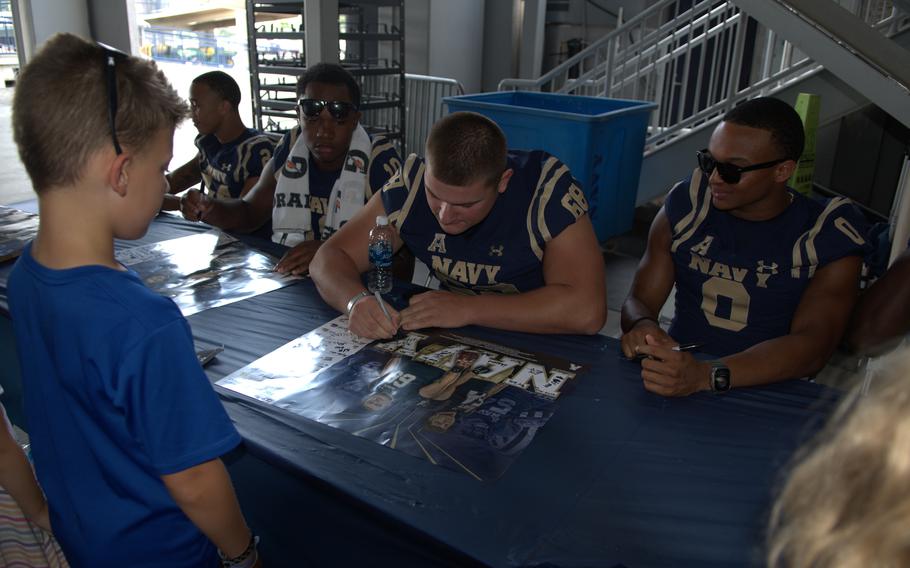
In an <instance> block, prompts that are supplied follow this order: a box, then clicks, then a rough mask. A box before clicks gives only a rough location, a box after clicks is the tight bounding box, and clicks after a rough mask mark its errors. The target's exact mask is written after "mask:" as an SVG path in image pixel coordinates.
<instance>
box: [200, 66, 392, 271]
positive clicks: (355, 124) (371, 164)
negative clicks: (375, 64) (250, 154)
mask: <svg viewBox="0 0 910 568" xmlns="http://www.w3.org/2000/svg"><path fill="white" fill-rule="evenodd" d="M297 97H298V105H297V113H298V114H297V117H298V121H299V124H298V126H297V127H296V128H294V129H293V130H291V131H290V132H288V133H287V134H286V135H285V136H284V137H283V138H282V139H281V142H279V144H278V147H277V148H275V153H274V155H273V156H272V159H271V161H269V162H268V163H267V164H266V165H265V167H264V168H263V170H262V175H261V176H260V177H259V181H258V182H256V185H255V186H253V188H252V189H251V190H250V191H249V193H247V194H246V195H244V196H243V197H242V198H240V199H218V200H210V199H207V198H205V197H204V196H202V195H201V194H199V193H198V192H192V191H191V192H188V193H187V195H186V197H185V198H184V204H183V206H182V210H183V214H184V216H185V217H186V218H187V219H190V220H193V221H196V220H202V221H205V222H206V223H209V224H211V225H215V226H216V227H220V228H222V229H225V230H234V231H240V232H252V231H255V230H256V229H258V228H259V227H261V226H262V225H263V224H265V223H266V222H267V221H268V220H269V218H270V217H271V220H272V240H273V241H275V242H277V243H280V244H283V245H287V246H289V247H292V248H291V249H290V250H289V251H288V252H287V253H286V254H285V255H284V257H283V258H282V259H281V260H280V261H279V262H278V264H277V265H276V266H275V270H277V271H278V272H282V273H289V274H303V273H305V272H306V271H307V270H308V269H309V264H310V260H311V259H312V258H313V255H314V254H315V252H316V249H318V248H319V246H320V245H321V244H322V243H323V242H324V241H325V239H327V238H328V237H329V236H331V235H332V234H333V233H334V232H335V231H337V230H338V229H339V228H340V227H341V225H343V224H344V223H345V222H347V220H348V219H350V218H351V216H353V215H354V213H356V212H357V211H359V210H360V209H361V208H362V207H363V204H364V203H366V200H367V199H369V197H370V196H371V195H372V194H373V192H375V191H377V190H379V188H381V187H382V186H383V185H384V184H385V182H386V181H388V180H389V178H390V177H391V176H392V175H393V174H394V173H395V172H396V171H397V170H398V168H399V167H400V165H401V160H400V158H399V156H398V152H397V151H396V150H395V148H394V146H392V144H391V143H389V142H388V140H386V139H384V138H379V137H377V138H376V139H374V140H372V141H371V140H370V137H369V135H368V134H367V132H366V130H364V128H363V127H362V126H360V124H359V121H360V111H359V110H358V108H359V106H360V87H359V86H358V84H357V81H356V80H355V79H354V77H353V76H352V75H351V74H350V73H348V72H347V71H346V70H345V69H344V68H343V67H341V66H339V65H334V64H328V63H319V64H317V65H314V66H312V67H310V68H308V69H307V71H306V72H305V73H304V74H303V75H301V76H300V78H299V79H298V80H297Z"/></svg>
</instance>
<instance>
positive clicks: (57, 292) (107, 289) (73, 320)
mask: <svg viewBox="0 0 910 568" xmlns="http://www.w3.org/2000/svg"><path fill="white" fill-rule="evenodd" d="M9 298H10V304H11V306H10V307H11V309H13V310H14V311H15V307H16V306H15V304H19V305H29V304H32V305H36V306H42V308H41V309H40V310H32V312H33V313H34V315H35V316H37V317H40V314H41V312H42V311H43V312H46V315H48V316H53V317H54V318H55V319H58V320H59V321H60V322H61V323H64V322H67V323H66V325H79V326H84V325H86V324H87V323H91V327H109V328H112V329H116V328H119V329H122V326H123V325H124V324H133V325H136V326H138V327H139V328H141V329H143V330H145V332H152V331H154V330H156V329H159V328H161V327H165V326H167V325H170V324H171V323H173V322H174V321H175V320H179V319H182V318H183V316H182V314H181V313H180V310H179V309H178V308H177V306H176V304H174V302H173V301H172V300H170V299H169V298H165V297H163V296H161V295H159V294H157V293H155V292H154V291H152V290H151V289H149V288H148V287H147V286H146V285H145V284H144V283H143V282H142V280H141V279H140V278H139V275H138V274H136V273H135V272H133V271H131V270H125V271H120V270H113V269H111V268H107V267H103V266H81V267H77V268H71V269H67V270H53V269H49V268H46V267H44V266H42V265H41V264H39V263H38V262H37V261H35V259H34V258H33V257H32V256H31V254H30V250H26V251H25V254H23V255H22V256H21V257H20V259H19V260H18V261H17V263H16V266H15V267H14V269H13V273H12V274H11V275H10V280H9ZM102 316H103V317H102Z"/></svg>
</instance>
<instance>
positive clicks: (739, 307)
mask: <svg viewBox="0 0 910 568" xmlns="http://www.w3.org/2000/svg"><path fill="white" fill-rule="evenodd" d="M701 295H702V300H701V309H702V311H704V313H705V317H706V318H707V319H708V323H709V324H711V325H712V326H714V327H719V328H721V329H726V330H729V331H740V330H741V329H743V328H744V327H746V322H747V321H749V301H750V297H749V292H747V291H746V287H745V286H743V285H742V283H741V282H736V281H735V280H727V279H726V278H719V277H717V276H715V277H713V278H709V279H708V280H707V281H706V282H705V283H704V284H702V287H701ZM720 297H725V298H730V317H729V318H722V317H720V316H718V315H717V299H718V298H720Z"/></svg>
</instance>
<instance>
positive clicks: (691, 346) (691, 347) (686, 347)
mask: <svg viewBox="0 0 910 568" xmlns="http://www.w3.org/2000/svg"><path fill="white" fill-rule="evenodd" d="M703 346H704V343H698V342H693V343H682V344H680V345H675V346H673V351H683V352H684V351H698V350H699V349H701V348H702V347H703ZM648 357H650V355H645V354H644V353H636V355H635V357H633V359H635V360H637V361H641V360H642V359H647V358H648Z"/></svg>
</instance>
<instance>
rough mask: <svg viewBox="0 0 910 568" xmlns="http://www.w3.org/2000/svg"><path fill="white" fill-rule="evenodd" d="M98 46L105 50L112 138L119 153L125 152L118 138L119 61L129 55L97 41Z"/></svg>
mask: <svg viewBox="0 0 910 568" xmlns="http://www.w3.org/2000/svg"><path fill="white" fill-rule="evenodd" d="M97 45H98V47H100V48H101V49H103V50H104V69H105V75H106V76H107V120H108V122H109V123H110V125H111V139H112V140H113V141H114V150H116V151H117V155H118V156H119V155H120V154H122V153H123V149H122V148H121V147H120V142H119V141H118V140H117V61H118V60H121V61H122V60H125V59H126V58H127V57H129V56H128V55H127V54H125V53H123V52H122V51H120V50H119V49H117V48H116V47H111V46H109V45H107V44H104V43H101V42H100V41H99V42H97Z"/></svg>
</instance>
